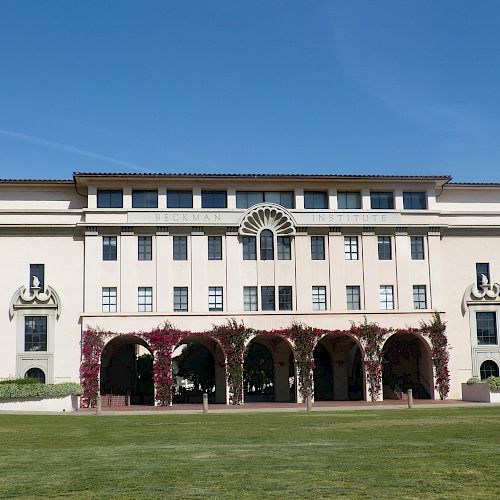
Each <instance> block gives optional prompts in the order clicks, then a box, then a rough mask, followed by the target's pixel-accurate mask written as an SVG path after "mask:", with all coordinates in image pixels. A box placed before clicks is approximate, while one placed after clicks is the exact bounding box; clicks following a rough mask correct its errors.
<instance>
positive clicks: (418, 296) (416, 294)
mask: <svg viewBox="0 0 500 500" xmlns="http://www.w3.org/2000/svg"><path fill="white" fill-rule="evenodd" d="M422 291H423V299H422ZM427 308H428V307H427V286H426V285H413V309H427Z"/></svg>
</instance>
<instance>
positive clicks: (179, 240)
mask: <svg viewBox="0 0 500 500" xmlns="http://www.w3.org/2000/svg"><path fill="white" fill-rule="evenodd" d="M173 248H174V255H173V258H174V260H187V236H174V237H173Z"/></svg>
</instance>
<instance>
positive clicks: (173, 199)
mask: <svg viewBox="0 0 500 500" xmlns="http://www.w3.org/2000/svg"><path fill="white" fill-rule="evenodd" d="M167 208H193V191H192V190H189V189H167Z"/></svg>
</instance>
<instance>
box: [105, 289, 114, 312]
mask: <svg viewBox="0 0 500 500" xmlns="http://www.w3.org/2000/svg"><path fill="white" fill-rule="evenodd" d="M102 312H103V313H115V312H116V287H103V289H102Z"/></svg>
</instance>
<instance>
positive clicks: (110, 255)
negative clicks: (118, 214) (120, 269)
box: [102, 236, 117, 260]
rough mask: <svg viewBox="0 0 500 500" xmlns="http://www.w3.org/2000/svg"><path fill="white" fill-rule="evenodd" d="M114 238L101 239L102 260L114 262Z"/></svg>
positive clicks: (104, 237) (115, 254)
mask: <svg viewBox="0 0 500 500" xmlns="http://www.w3.org/2000/svg"><path fill="white" fill-rule="evenodd" d="M116 259H117V250H116V236H103V237H102V260H116Z"/></svg>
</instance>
